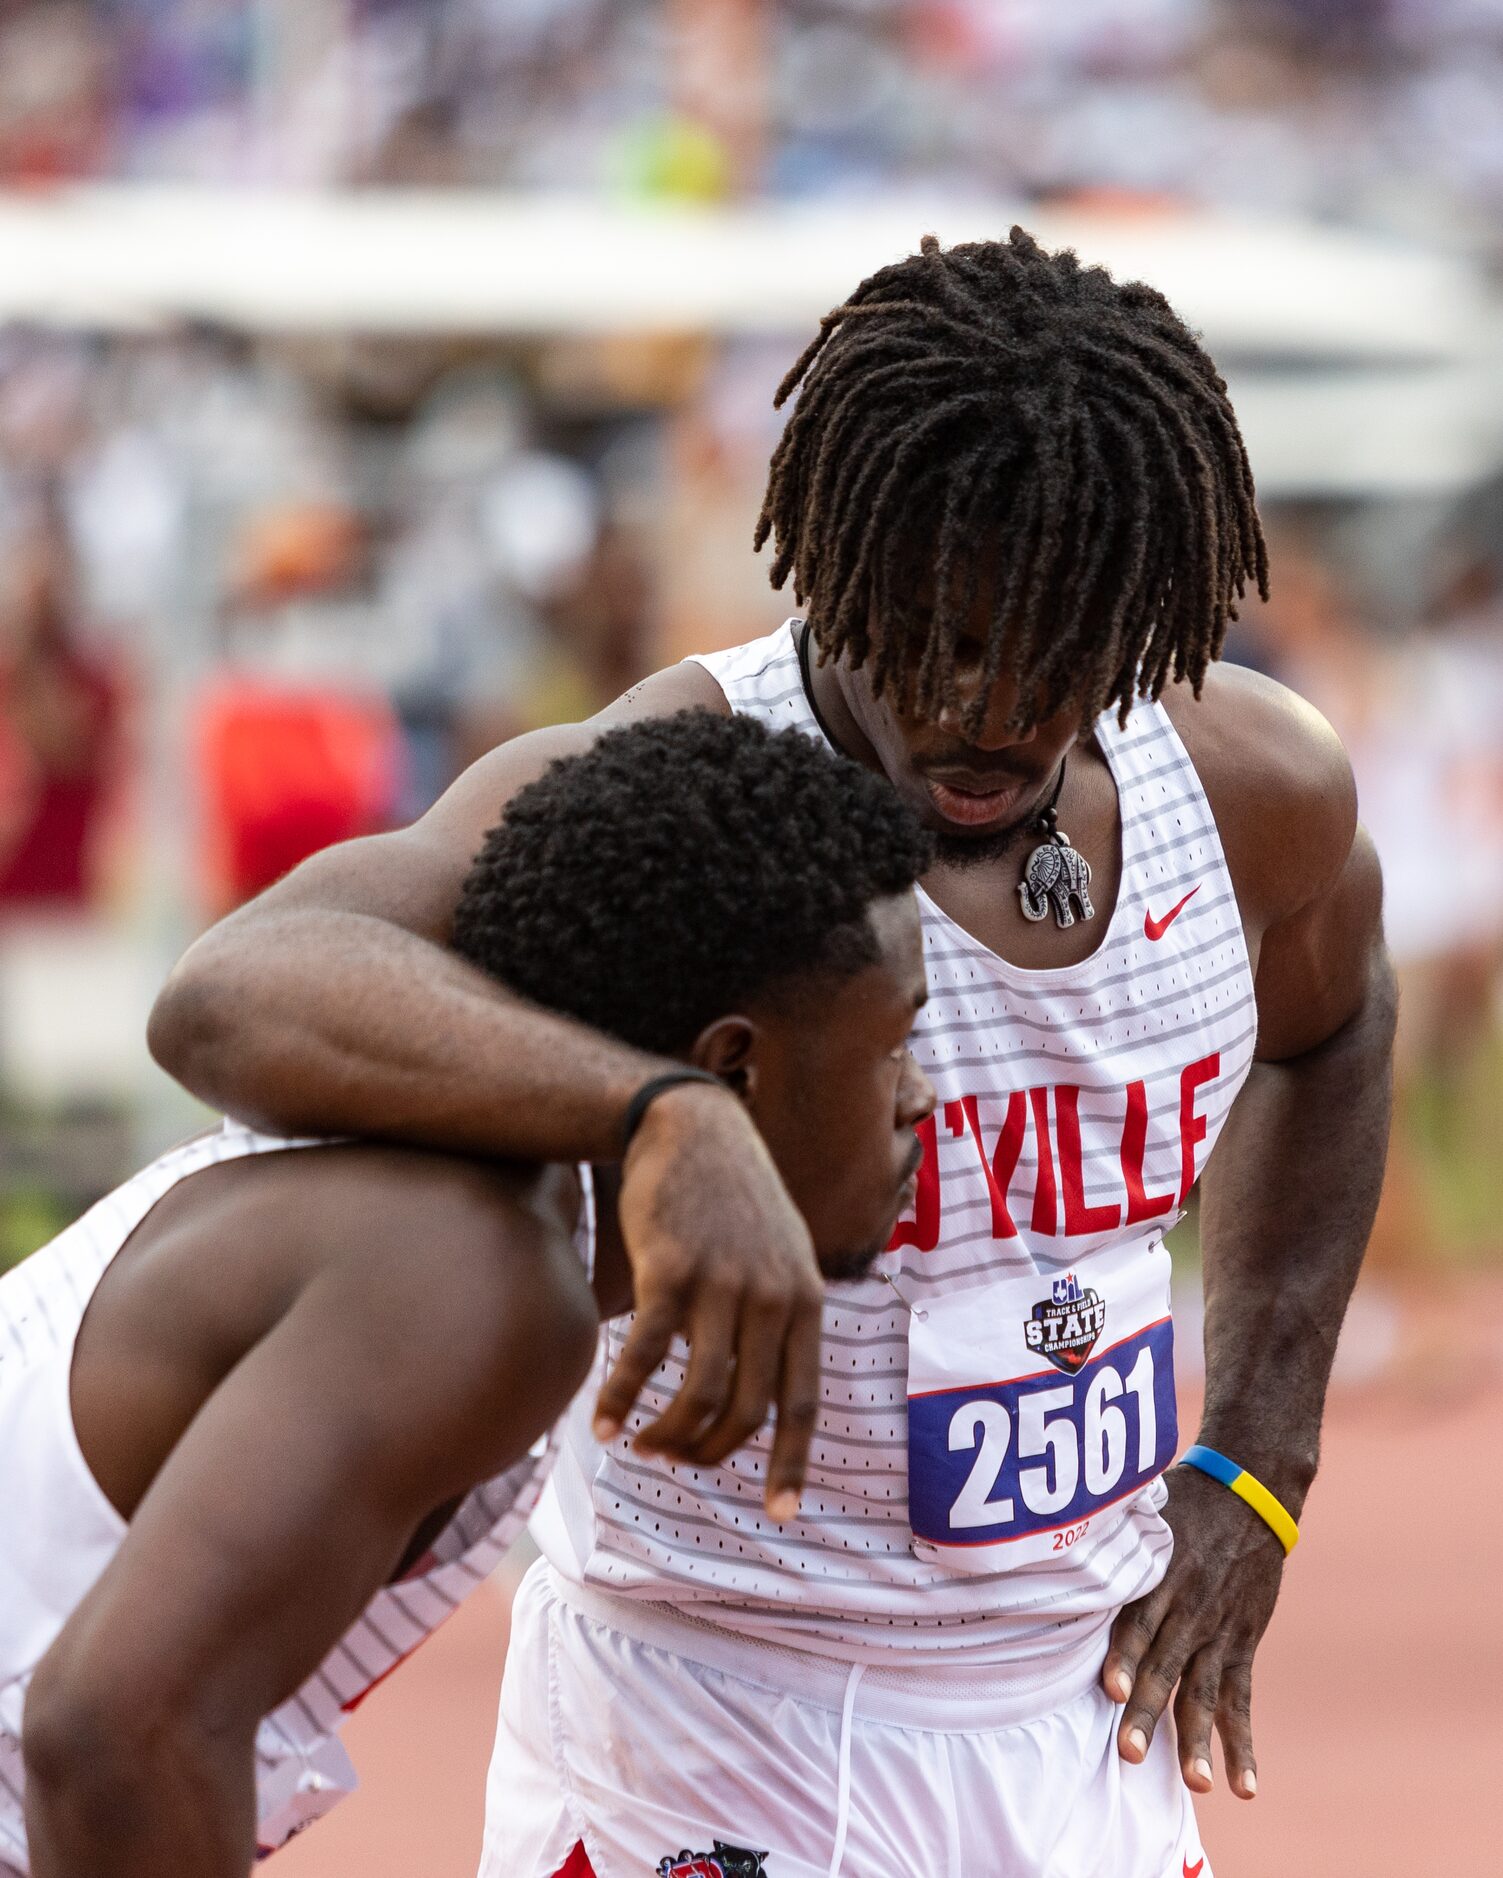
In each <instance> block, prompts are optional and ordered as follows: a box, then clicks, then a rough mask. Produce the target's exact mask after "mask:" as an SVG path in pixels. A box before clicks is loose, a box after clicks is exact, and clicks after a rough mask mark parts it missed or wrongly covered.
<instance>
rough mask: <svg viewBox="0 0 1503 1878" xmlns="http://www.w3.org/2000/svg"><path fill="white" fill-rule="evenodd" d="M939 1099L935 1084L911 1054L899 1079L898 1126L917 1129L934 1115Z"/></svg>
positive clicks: (904, 1059) (906, 1058) (905, 1058)
mask: <svg viewBox="0 0 1503 1878" xmlns="http://www.w3.org/2000/svg"><path fill="white" fill-rule="evenodd" d="M938 1101H939V1098H938V1096H936V1095H935V1093H934V1084H933V1083H932V1082H930V1080H929V1078H928V1077H927V1076H926V1075H925V1074H924V1072H923V1071H922V1070H921V1069H920V1068H919V1066H918V1064H917V1063H915V1062H914V1060H913V1057H912V1055H911V1054H908V1055H905V1056H904V1058H903V1073H902V1075H901V1076H900V1077H899V1078H898V1126H899V1127H900V1128H917V1127H918V1125H919V1123H920V1122H926V1121H928V1119H929V1117H930V1116H931V1115H932V1114H933V1113H934V1110H935V1106H936V1104H937V1103H938Z"/></svg>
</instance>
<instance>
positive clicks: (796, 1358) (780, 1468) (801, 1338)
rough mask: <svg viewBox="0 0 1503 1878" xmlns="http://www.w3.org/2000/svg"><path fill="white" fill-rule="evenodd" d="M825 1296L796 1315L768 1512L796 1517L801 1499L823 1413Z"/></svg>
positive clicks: (770, 1469) (786, 1350)
mask: <svg viewBox="0 0 1503 1878" xmlns="http://www.w3.org/2000/svg"><path fill="white" fill-rule="evenodd" d="M823 1304H824V1300H823V1297H822V1296H821V1295H820V1294H819V1293H818V1292H815V1293H813V1294H812V1295H810V1296H807V1297H806V1298H805V1299H804V1301H803V1302H802V1303H801V1304H800V1305H799V1306H798V1308H797V1309H796V1310H795V1311H794V1314H793V1317H792V1319H791V1320H790V1322H789V1326H788V1334H787V1336H786V1338H785V1340H784V1343H783V1362H782V1370H781V1374H780V1375H779V1377H778V1425H777V1429H776V1431H775V1433H774V1435H773V1439H772V1453H771V1455H770V1456H769V1457H768V1462H767V1511H768V1514H769V1515H770V1517H771V1518H773V1519H776V1520H785V1519H792V1518H793V1516H794V1515H795V1514H796V1513H797V1512H798V1503H799V1500H800V1499H801V1497H802V1496H803V1491H804V1476H805V1474H806V1473H807V1472H808V1468H809V1443H810V1442H811V1440H812V1439H813V1438H814V1421H815V1417H816V1416H817V1415H818V1413H819V1352H820V1343H821V1338H822V1312H823Z"/></svg>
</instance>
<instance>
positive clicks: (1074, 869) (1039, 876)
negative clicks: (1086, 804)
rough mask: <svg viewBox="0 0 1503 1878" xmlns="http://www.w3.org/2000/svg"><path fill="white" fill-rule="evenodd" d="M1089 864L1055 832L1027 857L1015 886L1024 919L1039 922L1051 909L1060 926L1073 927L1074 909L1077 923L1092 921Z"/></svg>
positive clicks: (1058, 832)
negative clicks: (1051, 908) (1021, 903)
mask: <svg viewBox="0 0 1503 1878" xmlns="http://www.w3.org/2000/svg"><path fill="white" fill-rule="evenodd" d="M1090 885H1091V864H1090V862H1089V861H1088V860H1087V859H1086V857H1085V856H1084V855H1083V854H1078V853H1077V852H1076V850H1075V849H1074V848H1072V847H1071V846H1070V837H1069V836H1068V835H1067V834H1066V833H1065V832H1064V830H1063V829H1056V830H1055V831H1054V833H1053V834H1051V835H1050V837H1049V839H1048V840H1047V841H1044V842H1041V843H1040V845H1039V846H1038V847H1036V848H1035V849H1034V851H1033V853H1032V854H1030V855H1029V857H1028V859H1027V861H1026V862H1025V863H1024V867H1023V878H1022V879H1021V880H1020V881H1019V882H1018V897H1019V899H1021V901H1022V902H1023V917H1024V919H1033V920H1039V919H1042V918H1043V917H1044V915H1045V914H1046V913H1047V912H1048V911H1049V908H1050V907H1051V906H1052V907H1053V908H1054V918H1055V921H1056V923H1057V924H1059V925H1061V926H1073V925H1074V924H1075V919H1076V914H1075V908H1074V907H1072V905H1071V904H1070V903H1071V901H1072V900H1073V901H1074V902H1075V906H1078V907H1079V908H1080V915H1079V916H1080V918H1081V919H1094V918H1095V917H1096V909H1095V907H1093V906H1092V905H1091V895H1090V891H1089V890H1090Z"/></svg>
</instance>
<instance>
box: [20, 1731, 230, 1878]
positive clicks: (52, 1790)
mask: <svg viewBox="0 0 1503 1878" xmlns="http://www.w3.org/2000/svg"><path fill="white" fill-rule="evenodd" d="M26 1745H27V1768H28V1772H27V1784H26V1832H27V1839H28V1842H29V1846H30V1853H31V1869H32V1872H33V1874H34V1878H163V1874H164V1873H167V1872H170V1873H172V1875H173V1878H246V1873H247V1872H248V1871H249V1870H250V1867H251V1864H252V1862H253V1860H254V1858H255V1851H256V1833H255V1779H254V1772H253V1768H254V1758H253V1750H252V1741H251V1737H250V1736H249V1734H247V1735H246V1736H245V1738H244V1739H243V1740H242V1739H240V1738H238V1737H237V1738H235V1739H233V1740H231V1739H228V1738H225V1739H215V1738H214V1737H212V1736H210V1735H209V1734H207V1733H196V1732H184V1733H176V1732H174V1733H170V1734H165V1735H162V1736H160V1737H158V1738H156V1739H154V1740H142V1739H131V1738H120V1737H113V1738H110V1739H96V1740H93V1741H90V1740H88V1739H87V1731H84V1732H83V1733H81V1734H80V1736H79V1737H78V1738H75V1739H74V1740H73V1741H72V1742H70V1743H68V1744H66V1745H65V1746H64V1748H63V1751H62V1752H61V1753H51V1752H41V1751H38V1749H37V1747H36V1745H35V1744H34V1743H32V1742H28V1743H27V1744H26Z"/></svg>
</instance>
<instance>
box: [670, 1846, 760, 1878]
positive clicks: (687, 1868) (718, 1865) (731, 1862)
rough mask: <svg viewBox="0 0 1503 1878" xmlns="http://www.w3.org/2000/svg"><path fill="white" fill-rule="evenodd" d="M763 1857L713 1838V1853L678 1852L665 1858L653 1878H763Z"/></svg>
mask: <svg viewBox="0 0 1503 1878" xmlns="http://www.w3.org/2000/svg"><path fill="white" fill-rule="evenodd" d="M766 1857H767V1854H766V1853H765V1852H747V1851H744V1850H743V1849H742V1848H741V1847H740V1846H739V1845H727V1844H725V1842H724V1841H723V1840H721V1839H717V1840H716V1841H715V1850H714V1851H713V1852H680V1853H679V1855H678V1857H677V1858H671V1857H670V1858H665V1859H664V1860H663V1862H662V1863H661V1864H660V1865H659V1866H658V1869H657V1878H763V1874H764V1873H765V1872H766V1870H767V1867H766V1865H765V1864H764V1863H763V1861H764V1860H765V1859H766Z"/></svg>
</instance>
